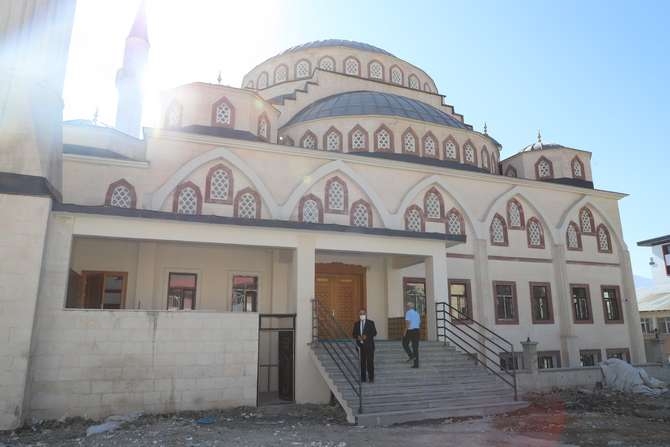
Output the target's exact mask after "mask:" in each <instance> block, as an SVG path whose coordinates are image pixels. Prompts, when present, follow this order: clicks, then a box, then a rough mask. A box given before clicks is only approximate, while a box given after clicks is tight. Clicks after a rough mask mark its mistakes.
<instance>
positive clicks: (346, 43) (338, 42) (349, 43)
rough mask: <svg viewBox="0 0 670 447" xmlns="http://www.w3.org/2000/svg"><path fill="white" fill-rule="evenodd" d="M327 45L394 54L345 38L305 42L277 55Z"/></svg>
mask: <svg viewBox="0 0 670 447" xmlns="http://www.w3.org/2000/svg"><path fill="white" fill-rule="evenodd" d="M326 47H348V48H353V49H355V50H363V51H370V52H372V53H381V54H386V55H387V56H393V55H392V54H391V53H389V52H388V51H386V50H382V49H381V48H379V47H376V46H374V45H370V44H367V43H363V42H355V41H353V40H343V39H326V40H315V41H314V42H307V43H303V44H301V45H296V46H295V47H291V48H289V49H288V50H284V51H282V52H281V53H279V54H278V55H277V56H281V55H282V54H288V53H296V52H298V51H302V50H308V49H310V48H326ZM275 57H276V56H275ZM393 57H395V56H393Z"/></svg>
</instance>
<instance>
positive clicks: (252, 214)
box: [234, 188, 261, 219]
mask: <svg viewBox="0 0 670 447" xmlns="http://www.w3.org/2000/svg"><path fill="white" fill-rule="evenodd" d="M234 215H235V217H240V218H243V219H260V218H261V197H260V195H259V194H258V193H257V192H256V191H254V190H253V189H251V188H244V189H242V190H240V191H238V193H237V194H236V195H235V208H234Z"/></svg>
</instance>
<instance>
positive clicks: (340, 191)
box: [324, 176, 349, 214]
mask: <svg viewBox="0 0 670 447" xmlns="http://www.w3.org/2000/svg"><path fill="white" fill-rule="evenodd" d="M324 197H325V198H326V212H327V213H331V214H346V213H347V210H348V208H349V191H348V190H347V184H346V182H345V181H344V180H342V179H341V178H340V177H337V176H335V177H331V178H329V179H328V181H327V182H326V191H325V194H324Z"/></svg>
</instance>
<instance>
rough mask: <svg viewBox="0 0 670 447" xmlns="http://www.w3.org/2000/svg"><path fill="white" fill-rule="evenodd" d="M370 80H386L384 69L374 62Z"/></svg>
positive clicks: (371, 66)
mask: <svg viewBox="0 0 670 447" xmlns="http://www.w3.org/2000/svg"><path fill="white" fill-rule="evenodd" d="M369 70H370V78H372V79H384V67H382V64H380V63H379V62H377V61H374V62H372V63H371V64H370V67H369Z"/></svg>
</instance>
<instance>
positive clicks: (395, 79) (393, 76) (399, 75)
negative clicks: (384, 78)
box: [389, 65, 404, 85]
mask: <svg viewBox="0 0 670 447" xmlns="http://www.w3.org/2000/svg"><path fill="white" fill-rule="evenodd" d="M389 72H390V76H389V79H390V80H391V83H393V84H398V85H402V84H403V80H404V75H403V72H402V70H401V69H400V67H398V66H397V65H393V66H392V67H391V68H390V70H389Z"/></svg>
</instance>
